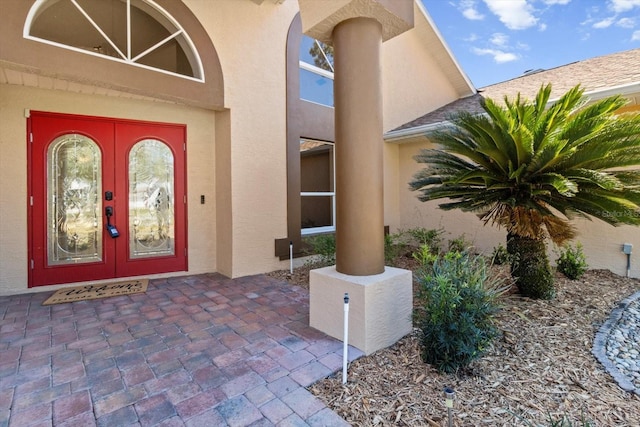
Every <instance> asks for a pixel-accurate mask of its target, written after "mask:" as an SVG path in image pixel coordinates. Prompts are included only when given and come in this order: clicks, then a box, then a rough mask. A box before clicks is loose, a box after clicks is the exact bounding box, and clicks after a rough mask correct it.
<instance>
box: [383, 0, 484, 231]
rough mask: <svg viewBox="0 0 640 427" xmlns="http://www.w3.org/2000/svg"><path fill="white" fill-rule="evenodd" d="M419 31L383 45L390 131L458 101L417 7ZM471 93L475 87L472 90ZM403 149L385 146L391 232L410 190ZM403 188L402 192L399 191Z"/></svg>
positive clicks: (397, 224) (386, 120) (386, 214)
mask: <svg viewBox="0 0 640 427" xmlns="http://www.w3.org/2000/svg"><path fill="white" fill-rule="evenodd" d="M415 20H416V28H414V29H412V30H409V31H407V32H405V33H403V34H401V35H399V36H397V37H395V38H393V39H391V40H388V41H386V42H385V43H383V45H382V77H383V79H382V87H383V107H384V111H383V114H384V116H383V120H384V131H385V132H388V131H389V130H391V129H394V128H396V127H398V126H400V125H402V124H404V123H407V122H408V121H410V120H413V119H415V118H416V117H420V116H422V115H423V114H424V113H425V111H431V110H435V109H436V108H439V107H441V106H443V105H446V104H448V103H450V102H453V101H455V100H456V99H458V98H459V97H460V96H461V94H459V93H457V92H456V89H455V87H454V86H453V85H452V83H451V80H450V79H449V76H447V75H446V73H445V72H444V70H443V69H442V68H441V67H440V65H439V64H438V62H437V61H436V59H435V58H434V57H433V56H432V55H431V53H430V51H429V46H428V45H427V40H425V37H424V32H423V31H422V30H423V27H424V26H425V25H426V21H425V18H424V15H422V12H420V11H419V10H418V8H417V6H416V10H415ZM469 90H471V88H470V89H469ZM399 155H400V147H399V146H398V145H396V144H389V143H385V148H384V176H385V181H384V183H385V184H384V200H385V202H384V207H385V211H384V218H385V224H386V225H389V226H390V228H391V230H392V231H394V230H397V229H398V227H400V224H401V219H400V211H401V210H404V209H405V208H404V205H403V202H402V201H401V193H402V191H404V187H406V185H405V182H404V181H401V179H400V175H399V173H400V171H401V170H402V169H403V168H402V167H401V164H400V160H399ZM398 188H400V189H401V190H402V191H398Z"/></svg>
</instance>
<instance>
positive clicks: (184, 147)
mask: <svg viewBox="0 0 640 427" xmlns="http://www.w3.org/2000/svg"><path fill="white" fill-rule="evenodd" d="M182 151H187V143H186V142H185V143H184V144H182Z"/></svg>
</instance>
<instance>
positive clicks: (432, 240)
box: [405, 227, 444, 253]
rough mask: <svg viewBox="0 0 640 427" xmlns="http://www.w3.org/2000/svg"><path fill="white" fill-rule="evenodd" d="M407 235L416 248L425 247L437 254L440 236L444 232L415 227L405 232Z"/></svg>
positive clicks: (440, 240)
mask: <svg viewBox="0 0 640 427" xmlns="http://www.w3.org/2000/svg"><path fill="white" fill-rule="evenodd" d="M405 233H407V234H408V235H409V236H410V237H411V240H412V242H413V244H414V246H416V247H418V248H419V247H421V246H424V245H427V246H429V247H430V248H431V250H432V251H434V252H436V253H437V252H439V250H440V245H441V244H442V234H443V233H444V230H442V229H438V230H436V229H434V228H432V229H427V228H424V227H417V228H412V229H410V230H407V231H406V232H405Z"/></svg>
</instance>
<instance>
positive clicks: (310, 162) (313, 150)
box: [300, 139, 336, 235]
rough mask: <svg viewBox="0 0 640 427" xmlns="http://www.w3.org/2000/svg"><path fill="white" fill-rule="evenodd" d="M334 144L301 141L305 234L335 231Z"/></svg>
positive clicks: (302, 207)
mask: <svg viewBox="0 0 640 427" xmlns="http://www.w3.org/2000/svg"><path fill="white" fill-rule="evenodd" d="M333 148H334V144H333V143H330V142H324V141H312V140H305V139H303V140H302V141H300V190H301V192H300V199H301V214H302V215H301V218H302V224H301V229H302V230H301V231H302V235H308V234H314V233H326V232H331V231H335V216H336V215H335V214H336V193H335V174H334V160H335V157H334V149H333Z"/></svg>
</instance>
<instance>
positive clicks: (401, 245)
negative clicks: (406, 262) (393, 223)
mask: <svg viewBox="0 0 640 427" xmlns="http://www.w3.org/2000/svg"><path fill="white" fill-rule="evenodd" d="M406 252H407V242H406V238H405V235H404V233H403V232H399V233H394V234H385V235H384V260H385V262H386V263H387V264H391V263H393V261H394V260H395V259H396V258H398V257H399V256H401V255H404V254H405V253H406Z"/></svg>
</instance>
